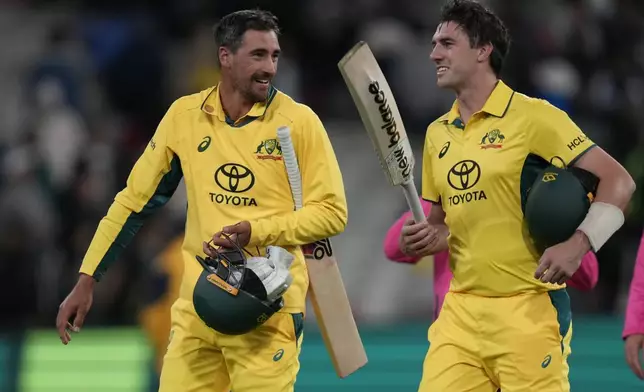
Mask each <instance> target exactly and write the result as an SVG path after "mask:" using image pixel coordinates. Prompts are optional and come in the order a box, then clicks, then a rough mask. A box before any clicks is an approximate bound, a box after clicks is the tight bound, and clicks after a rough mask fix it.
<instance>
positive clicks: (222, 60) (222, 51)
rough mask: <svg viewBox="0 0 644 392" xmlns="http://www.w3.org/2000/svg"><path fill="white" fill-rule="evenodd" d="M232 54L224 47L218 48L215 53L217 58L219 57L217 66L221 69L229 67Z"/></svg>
mask: <svg viewBox="0 0 644 392" xmlns="http://www.w3.org/2000/svg"><path fill="white" fill-rule="evenodd" d="M231 55H232V53H231V51H230V49H228V48H227V47H225V46H220V47H219V50H218V51H217V56H219V64H221V66H222V68H224V67H226V68H228V67H230V63H231V61H232V58H231V57H232V56H231Z"/></svg>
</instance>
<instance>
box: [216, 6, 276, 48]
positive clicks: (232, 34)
mask: <svg viewBox="0 0 644 392" xmlns="http://www.w3.org/2000/svg"><path fill="white" fill-rule="evenodd" d="M248 30H258V31H271V30H272V31H274V32H275V33H276V34H279V32H280V29H279V25H278V23H277V17H276V16H275V15H273V14H272V13H271V12H269V11H263V10H259V9H253V10H241V11H235V12H233V13H230V14H228V15H226V16H224V17H223V18H221V20H220V21H219V22H218V23H217V24H216V25H215V27H214V35H215V44H216V45H217V50H219V48H220V47H222V46H224V47H227V48H229V49H230V50H231V51H232V52H233V53H234V52H236V51H237V49H239V47H240V46H241V44H242V39H243V37H244V33H245V32H246V31H248ZM217 61H219V56H217Z"/></svg>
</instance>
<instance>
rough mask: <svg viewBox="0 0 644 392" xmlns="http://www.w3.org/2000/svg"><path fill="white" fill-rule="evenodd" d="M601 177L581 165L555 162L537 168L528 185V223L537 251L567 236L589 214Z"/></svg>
mask: <svg viewBox="0 0 644 392" xmlns="http://www.w3.org/2000/svg"><path fill="white" fill-rule="evenodd" d="M598 184H599V178H597V176H595V175H594V174H592V173H591V172H589V171H587V170H584V169H581V168H578V167H574V166H571V167H565V168H560V167H557V166H554V165H552V164H550V165H547V166H546V167H544V168H543V169H542V170H540V171H539V172H538V174H537V175H536V178H535V179H534V182H532V185H531V186H530V188H529V189H528V192H527V197H526V199H525V205H524V218H525V223H526V226H527V229H528V232H529V234H530V237H532V240H533V241H534V245H535V247H536V249H537V251H538V252H543V251H544V250H546V249H547V248H548V247H551V246H553V245H556V244H558V243H561V242H564V241H566V240H568V239H569V238H570V237H571V236H572V235H573V234H574V233H575V231H576V230H577V228H578V227H579V225H580V224H581V222H582V221H583V220H584V219H585V218H586V214H587V213H588V210H589V208H590V204H591V203H592V202H593V200H594V198H595V195H596V193H597V187H598Z"/></svg>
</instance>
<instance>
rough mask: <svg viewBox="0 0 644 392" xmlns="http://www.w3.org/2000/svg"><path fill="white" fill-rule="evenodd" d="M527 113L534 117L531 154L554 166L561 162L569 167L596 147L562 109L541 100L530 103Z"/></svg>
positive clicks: (531, 131) (531, 133) (531, 132)
mask: <svg viewBox="0 0 644 392" xmlns="http://www.w3.org/2000/svg"><path fill="white" fill-rule="evenodd" d="M529 110H530V111H531V112H532V118H533V119H532V129H531V130H530V152H532V153H533V154H535V155H538V156H540V157H541V158H543V159H545V160H546V161H548V162H552V163H554V164H557V162H556V161H559V159H560V160H561V161H563V163H564V164H565V165H566V166H570V165H572V164H574V163H575V161H576V160H577V159H579V158H580V157H581V156H582V155H583V154H584V153H585V152H587V151H588V150H590V149H591V148H593V147H595V143H594V142H593V141H592V140H591V139H590V138H589V137H588V136H586V135H585V134H584V133H583V131H582V130H581V129H579V127H578V126H577V124H575V123H574V122H573V121H572V119H571V118H570V117H569V116H568V114H566V112H564V111H563V110H560V109H558V108H556V107H555V106H553V105H551V104H550V103H548V102H546V101H541V100H539V101H537V102H535V103H533V104H532V106H531V107H530V108H529ZM553 158H559V159H555V160H553ZM559 163H561V162H559Z"/></svg>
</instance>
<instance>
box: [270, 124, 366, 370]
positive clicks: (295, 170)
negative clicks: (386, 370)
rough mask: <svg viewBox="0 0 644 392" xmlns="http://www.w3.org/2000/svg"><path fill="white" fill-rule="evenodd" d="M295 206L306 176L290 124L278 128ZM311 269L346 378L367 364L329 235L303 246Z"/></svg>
mask: <svg viewBox="0 0 644 392" xmlns="http://www.w3.org/2000/svg"><path fill="white" fill-rule="evenodd" d="M277 139H278V140H279V143H280V145H281V147H282V157H283V158H284V165H285V166H286V173H287V175H288V181H289V184H290V186H291V194H292V195H293V201H294V203H295V209H296V210H299V209H300V208H302V177H301V175H300V168H299V164H298V162H297V156H296V155H295V149H294V148H293V142H292V140H291V131H290V129H289V128H288V127H280V128H279V129H278V130H277ZM302 250H303V253H304V258H305V260H306V267H307V269H308V271H309V295H310V300H311V304H312V305H313V311H314V312H315V317H316V319H317V323H318V326H319V328H320V332H321V333H322V338H323V340H324V344H325V346H326V349H327V351H328V352H329V356H330V357H331V362H332V363H333V367H334V368H335V372H336V374H337V375H338V377H340V378H345V377H347V376H349V375H350V374H352V373H354V372H355V371H357V370H358V369H360V368H361V367H363V366H364V365H366V364H367V353H366V352H365V349H364V346H363V345H362V339H361V338H360V333H359V332H358V327H357V325H356V322H355V319H354V318H353V312H352V311H351V304H350V303H349V298H348V296H347V291H346V289H345V287H344V282H343V281H342V275H341V274H340V269H339V268H338V262H337V260H336V258H335V255H334V253H333V247H332V246H331V240H330V239H329V238H326V239H322V240H319V241H316V242H315V243H313V244H308V245H305V246H303V247H302Z"/></svg>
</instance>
